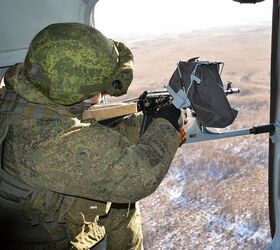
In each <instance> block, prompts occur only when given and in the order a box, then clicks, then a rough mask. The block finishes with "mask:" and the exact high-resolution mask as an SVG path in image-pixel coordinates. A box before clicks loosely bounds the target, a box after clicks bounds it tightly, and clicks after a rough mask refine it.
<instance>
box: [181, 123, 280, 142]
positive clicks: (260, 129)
mask: <svg viewBox="0 0 280 250" xmlns="http://www.w3.org/2000/svg"><path fill="white" fill-rule="evenodd" d="M186 133H187V139H186V142H185V144H190V143H196V142H203V141H211V140H219V139H225V138H230V137H236V136H245V135H252V134H254V135H256V134H263V133H271V135H272V136H271V139H272V141H273V142H276V141H279V140H280V122H278V121H277V122H275V123H273V124H268V125H264V126H257V127H252V128H244V129H237V130H231V131H224V132H214V131H211V130H210V129H208V128H206V127H204V126H202V125H201V124H199V122H198V121H197V119H195V120H194V122H193V124H192V126H191V127H190V128H189V129H187V131H186Z"/></svg>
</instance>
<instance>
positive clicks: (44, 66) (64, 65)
mask: <svg viewBox="0 0 280 250" xmlns="http://www.w3.org/2000/svg"><path fill="white" fill-rule="evenodd" d="M132 68H133V56H132V53H131V52H130V50H129V49H128V48H127V47H126V46H125V45H124V44H122V43H117V42H114V41H112V40H110V39H108V38H106V37H105V36H104V35H103V34H102V33H101V32H99V31H98V30H97V29H95V28H92V27H91V26H88V25H85V24H80V23H56V24H51V25H49V26H47V27H46V28H44V29H43V30H41V31H40V32H39V33H38V34H37V35H36V36H35V37H34V38H33V40H32V41H31V44H30V47H29V50H28V53H27V55H26V58H25V61H24V75H25V77H26V79H27V80H28V81H29V82H30V83H31V84H33V85H34V86H35V87H37V88H38V89H39V90H40V91H41V92H42V93H43V94H44V95H45V96H47V97H48V98H50V99H52V100H53V101H55V102H57V103H59V104H63V105H70V104H74V103H77V102H80V101H82V100H84V99H86V98H88V97H90V96H92V95H95V94H97V93H100V92H107V93H108V94H110V95H113V96H119V95H122V94H125V93H126V92H127V89H128V87H129V85H130V83H131V81H132V78H133V73H132V71H133V69H132Z"/></svg>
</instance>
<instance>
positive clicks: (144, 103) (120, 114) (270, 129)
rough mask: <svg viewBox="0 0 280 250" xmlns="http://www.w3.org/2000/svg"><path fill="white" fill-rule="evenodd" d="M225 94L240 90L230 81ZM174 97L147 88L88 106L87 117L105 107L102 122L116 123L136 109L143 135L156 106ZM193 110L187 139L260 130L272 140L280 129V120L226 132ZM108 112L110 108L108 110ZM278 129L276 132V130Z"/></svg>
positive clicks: (235, 92)
mask: <svg viewBox="0 0 280 250" xmlns="http://www.w3.org/2000/svg"><path fill="white" fill-rule="evenodd" d="M224 92H225V94H226V95H227V96H228V95H232V94H238V93H240V89H239V88H232V83H231V82H228V84H227V87H226V89H225V90H224ZM172 101H173V97H172V96H171V95H170V93H169V92H168V91H167V90H160V91H151V92H149V91H144V92H143V93H142V94H141V95H140V96H139V97H138V98H134V99H130V100H127V101H124V102H123V103H117V104H106V103H105V104H101V105H97V106H96V105H94V106H92V109H89V110H87V111H86V112H89V114H91V117H89V116H87V118H94V117H96V114H99V112H100V113H102V114H104V111H105V113H106V110H107V111H108V110H109V111H110V112H109V114H107V115H108V117H106V118H104V119H103V118H102V117H101V118H100V117H98V115H97V117H98V118H97V120H98V122H99V123H100V124H102V125H105V126H114V125H115V124H117V123H119V122H120V121H122V120H124V119H127V118H128V117H129V116H131V115H132V114H133V113H136V112H140V111H141V112H143V122H142V126H141V130H140V136H141V135H143V133H144V132H145V130H146V129H147V127H148V126H149V125H150V123H151V122H152V119H153V117H154V115H155V113H156V112H157V110H158V109H159V108H160V107H162V106H163V105H166V104H168V103H171V102H172ZM189 109H190V111H191V115H192V117H193V118H194V120H193V123H192V125H191V126H190V127H189V128H188V129H187V131H186V134H187V139H186V143H187V144H189V143H195V142H202V141H209V140H217V139H223V138H229V137H235V136H244V135H250V134H255V135H256V134H261V133H272V134H274V135H273V136H272V138H273V140H274V141H275V140H278V139H280V138H278V135H279V133H280V124H279V123H278V122H277V123H275V124H268V125H264V126H257V127H252V128H245V129H238V130H232V131H224V132H214V131H212V130H210V129H209V128H207V127H205V126H203V125H202V124H201V123H200V122H199V117H197V114H196V113H195V111H194V110H193V109H192V108H191V107H189ZM107 113H108V112H107ZM276 132H277V133H276ZM276 135H277V136H276Z"/></svg>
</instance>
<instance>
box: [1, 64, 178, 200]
mask: <svg viewBox="0 0 280 250" xmlns="http://www.w3.org/2000/svg"><path fill="white" fill-rule="evenodd" d="M21 78H24V76H23V75H22V74H21V67H15V68H13V69H12V70H9V71H8V73H7V74H6V77H5V83H6V87H7V90H8V92H6V95H5V96H6V97H5V98H4V99H2V102H1V106H0V125H1V127H2V128H3V127H5V126H8V127H9V129H8V133H7V136H6V139H5V147H4V151H3V166H2V167H3V168H4V169H5V170H6V171H7V172H8V173H10V174H11V175H13V176H16V177H17V178H18V179H19V180H21V181H23V182H24V183H26V184H29V185H30V186H32V187H34V188H36V189H39V190H51V191H55V192H58V193H63V194H67V195H71V196H78V197H84V198H89V199H94V200H100V201H110V202H116V203H130V202H135V201H137V200H139V199H141V198H143V197H146V196H148V195H150V194H151V193H152V192H154V191H155V189H156V188H157V187H158V185H159V184H160V182H161V181H162V179H163V178H164V176H165V175H166V172H167V171H168V168H169V166H170V164H171V161H172V159H173V157H174V155H175V152H176V150H177V148H178V145H179V144H180V135H179V133H178V132H177V131H176V130H175V129H174V128H173V126H172V125H171V124H170V123H169V122H168V121H166V120H164V119H161V118H159V119H155V120H154V121H153V122H152V124H151V125H150V126H149V128H148V129H147V131H146V132H145V134H144V135H143V136H142V137H141V138H138V132H139V131H138V130H139V119H138V118H135V117H134V118H133V119H130V120H128V121H126V122H124V123H122V124H120V125H119V126H117V127H116V128H113V129H112V128H107V127H104V126H102V125H100V124H98V123H97V122H95V121H92V122H87V123H83V122H81V121H80V120H78V119H77V118H75V117H74V115H73V114H72V113H70V112H69V109H68V107H67V106H62V105H58V104H56V103H53V102H52V101H51V100H50V99H48V98H46V97H45V96H43V95H42V94H41V93H40V92H39V91H38V90H37V89H35V88H34V87H33V86H32V85H31V84H29V83H28V82H27V81H26V79H21ZM14 92H16V94H17V95H16V96H13V93H14ZM9 95H10V97H9ZM135 127H137V128H138V129H136V130H135Z"/></svg>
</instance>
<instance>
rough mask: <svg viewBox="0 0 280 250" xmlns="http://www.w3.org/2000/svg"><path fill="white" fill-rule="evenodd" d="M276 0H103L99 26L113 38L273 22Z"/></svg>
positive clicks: (97, 16)
mask: <svg viewBox="0 0 280 250" xmlns="http://www.w3.org/2000/svg"><path fill="white" fill-rule="evenodd" d="M272 2H273V1H272V0H266V1H264V2H261V3H258V4H239V3H238V2H234V1H232V0H99V1H98V3H97V5H96V8H95V25H96V27H97V28H98V29H99V30H101V31H102V32H103V33H104V34H105V35H107V36H109V37H117V36H131V35H132V36H133V35H141V34H149V35H151V34H155V35H158V34H162V33H182V32H188V31H191V30H197V29H207V28H213V27H226V26H233V25H251V24H261V23H270V22H271V16H272Z"/></svg>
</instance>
